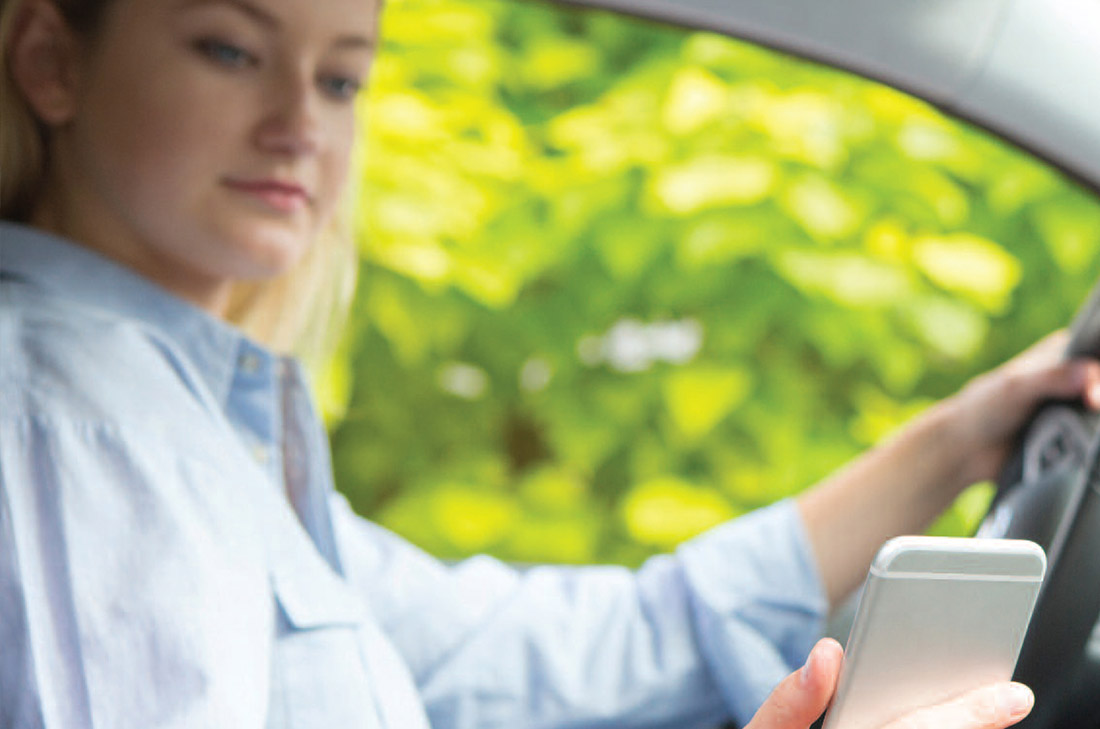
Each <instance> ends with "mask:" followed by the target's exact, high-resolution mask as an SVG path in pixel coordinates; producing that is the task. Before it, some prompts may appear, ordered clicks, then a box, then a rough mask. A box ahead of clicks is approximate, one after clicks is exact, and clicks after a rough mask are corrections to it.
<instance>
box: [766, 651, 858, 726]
mask: <svg viewBox="0 0 1100 729" xmlns="http://www.w3.org/2000/svg"><path fill="white" fill-rule="evenodd" d="M843 660H844V650H843V649H842V648H841V647H840V644H839V643H837V642H836V641H835V640H832V639H831V638H825V639H823V640H820V641H818V643H817V645H815V646H814V649H813V650H812V651H810V656H809V658H807V659H806V665H804V666H802V668H800V669H799V670H797V671H795V672H794V673H792V674H791V675H790V676H787V678H785V679H783V682H782V683H780V684H779V685H778V686H777V687H776V688H775V690H774V691H772V693H771V696H769V697H768V700H767V701H765V702H764V705H763V706H761V707H760V711H758V712H756V716H754V717H753V720H752V721H751V722H749V725H748V726H747V727H745V729H807V727H809V726H810V724H812V723H814V721H816V720H817V718H818V717H819V716H821V715H822V714H823V713H824V712H825V707H826V706H828V705H829V700H830V699H831V698H832V697H833V692H834V691H836V679H837V676H838V675H839V674H840V664H841V662H842V661H843Z"/></svg>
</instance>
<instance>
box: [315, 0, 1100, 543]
mask: <svg viewBox="0 0 1100 729" xmlns="http://www.w3.org/2000/svg"><path fill="white" fill-rule="evenodd" d="M383 29H384V33H383V37H384V43H383V45H382V51H381V54H380V56H379V58H378V60H377V65H376V67H375V70H374V73H373V78H372V89H371V92H370V94H369V95H368V96H367V97H366V98H365V99H364V100H363V102H362V103H363V108H362V111H363V112H364V114H365V120H366V124H367V129H366V138H367V142H366V146H365V150H366V171H365V179H364V182H363V190H362V199H361V202H360V205H359V208H358V209H359V214H360V220H359V223H360V226H361V228H362V230H363V231H365V233H364V237H363V242H362V262H361V276H360V283H359V291H358V297H357V301H356V304H355V309H354V313H353V317H352V322H351V327H350V330H349V332H348V336H347V339H346V342H345V346H344V348H343V349H342V350H341V352H340V353H339V356H337V357H336V358H335V359H334V360H333V361H332V362H331V363H330V364H329V365H328V367H327V368H326V369H325V370H324V373H323V377H322V378H321V381H320V388H321V393H322V401H323V403H324V406H325V409H326V410H327V412H328V416H329V422H330V425H331V429H332V438H333V444H334V463H335V469H336V473H337V484H338V486H339V487H340V489H341V490H342V491H344V492H345V493H346V494H347V495H348V496H349V498H350V499H351V501H352V503H353V504H354V506H355V507H356V508H357V509H358V510H359V511H360V512H362V513H364V514H366V515H368V516H370V517H371V518H373V519H375V520H377V521H379V522H380V523H382V524H384V525H386V526H388V527H390V528H392V529H395V530H396V531H398V532H400V533H401V534H403V535H405V536H407V537H408V538H410V539H412V540H413V541H415V542H416V543H418V544H420V545H422V546H424V547H426V548H427V549H429V550H431V551H432V552H435V553H436V554H439V555H442V556H445V557H452V558H454V557H460V556H463V555H467V554H470V553H473V552H477V551H488V552H491V553H493V554H496V555H499V556H501V557H504V558H506V559H510V560H518V561H559V562H592V561H601V562H602V561H611V562H621V563H626V564H636V563H638V562H639V561H641V560H642V559H644V558H645V557H646V556H647V555H649V554H651V553H653V552H655V551H659V550H666V549H669V548H671V547H673V546H674V545H675V544H677V543H678V542H680V541H682V540H683V539H685V538H687V537H690V536H691V535H693V534H696V533H698V532H699V531H701V530H703V529H706V528H707V527H710V526H712V525H714V524H716V523H718V522H720V521H722V520H724V519H728V518H730V517H734V516H737V515H738V514H741V513H744V512H746V511H748V510H750V509H753V508H756V507H759V506H761V505H764V504H768V503H770V502H772V501H775V500H776V499H780V498H783V497H786V496H789V495H792V494H795V493H797V492H798V491H800V490H801V489H803V488H805V487H807V486H808V485H810V484H812V483H814V482H815V481H817V480H818V479H820V478H822V477H823V476H825V475H826V474H828V473H829V472H830V471H831V470H833V469H835V468H837V467H838V466H840V465H841V464H843V463H844V462H845V461H847V460H848V459H850V458H852V457H853V456H855V455H856V454H858V453H859V452H860V451H862V450H864V449H866V448H867V447H869V446H871V445H873V444H874V443H876V442H877V441H879V440H880V439H881V438H883V437H884V435H886V434H888V433H889V432H891V431H892V430H893V429H895V428H896V427H898V426H899V424H901V423H903V422H904V421H905V420H906V419H907V418H909V417H911V416H912V415H913V414H914V413H916V412H918V411H920V409H921V408H923V407H925V406H926V405H927V404H928V403H930V402H932V401H933V400H935V399H937V398H940V397H943V396H945V395H948V394H950V393H951V392H953V391H954V390H955V389H956V388H958V387H959V386H960V385H961V384H962V383H963V382H965V381H966V380H967V379H968V378H969V377H971V376H973V375H974V374H976V373H978V372H980V371H982V370H984V369H986V368H988V367H990V366H992V365H994V364H996V363H998V362H1000V361H1002V360H1004V359H1006V358H1007V357H1009V356H1010V355H1012V354H1013V353H1015V352H1017V351H1018V350H1020V349H1022V348H1024V347H1025V346H1026V345H1028V344H1029V343H1031V342H1032V341H1033V340H1035V339H1037V338H1039V337H1040V336H1041V335H1043V334H1045V333H1046V332H1048V331H1049V330H1051V329H1053V328H1057V327H1058V326H1061V325H1062V324H1064V323H1065V322H1067V321H1068V320H1069V318H1070V317H1071V315H1072V313H1073V311H1074V310H1075V308H1076V306H1077V305H1078V304H1079V302H1080V300H1081V299H1082V297H1083V296H1084V295H1085V293H1086V291H1087V289H1088V287H1089V286H1090V284H1091V283H1092V281H1093V279H1094V277H1095V273H1096V271H1097V263H1098V253H1100V205H1098V203H1097V200H1096V198H1095V197H1094V196H1093V195H1091V194H1090V193H1087V192H1084V191H1082V190H1080V189H1077V188H1075V187H1074V186H1073V185H1071V184H1068V183H1067V182H1066V181H1064V180H1063V179H1061V178H1060V177H1059V176H1058V174H1056V173H1054V172H1052V171H1050V170H1048V169H1047V168H1046V167H1044V165H1042V164H1039V163H1037V162H1035V161H1033V160H1031V159H1030V158H1029V157H1028V156H1027V155H1025V154H1021V153H1019V152H1017V151H1014V150H1012V149H1010V148H1007V147H1006V146H1004V145H1002V144H1000V143H998V142H997V141H995V140H992V139H990V138H988V137H987V136H986V135H984V134H983V133H980V132H976V131H974V130H972V129H970V128H968V127H966V126H964V125H961V124H959V123H955V122H953V121H950V120H948V119H946V118H944V117H943V116H941V115H940V114H939V113H937V112H936V111H934V110H932V109H930V108H929V107H928V106H926V105H925V104H923V103H920V102H918V101H915V100H913V99H911V98H908V97H906V96H904V95H902V94H900V93H898V92H896V91H893V90H891V89H888V88H884V87H882V86H879V85H876V84H872V83H868V82H866V81H863V80H860V79H856V78H852V77H850V76H848V75H845V74H841V73H838V72H835V71H832V70H828V69H823V68H821V67H818V66H815V65H813V64H809V63H805V62H801V61H797V60H792V59H790V58H787V57H784V56H781V55H779V54H775V53H772V52H770V51H766V50H763V49H759V48H756V47H753V46H751V45H748V44H744V43H741V42H736V41H733V40H729V39H727V38H723V37H720V36H716V35H713V34H707V33H696V32H687V31H684V30H681V29H676V28H670V27H662V26H659V25H654V24H650V23H646V22H641V21H637V20H632V19H628V18H624V17H619V16H616V15H613V14H610V13H606V12H590V11H583V12H582V11H577V10H570V9H563V8H559V7H554V6H551V5H544V4H539V3H527V2H516V1H515V0H389V1H388V2H387V9H386V11H385V15H384V21H383ZM988 496H989V492H988V487H986V489H985V490H980V489H979V490H977V491H975V490H971V491H969V492H967V493H966V494H964V496H963V498H962V499H960V501H959V503H957V504H956V506H955V507H954V508H953V509H952V511H950V512H949V513H948V514H947V515H946V516H945V517H944V519H943V520H941V522H940V523H939V524H938V525H937V526H936V527H935V529H936V530H937V531H939V532H941V533H964V532H967V531H968V530H970V529H972V528H973V526H974V525H975V523H976V520H977V519H978V518H979V516H980V515H981V514H982V513H983V510H984V508H985V505H986V503H987V499H988Z"/></svg>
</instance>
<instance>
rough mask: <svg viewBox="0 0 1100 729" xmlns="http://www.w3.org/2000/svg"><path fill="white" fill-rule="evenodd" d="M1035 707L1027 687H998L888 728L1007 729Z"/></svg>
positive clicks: (905, 719) (918, 713) (1033, 698)
mask: <svg viewBox="0 0 1100 729" xmlns="http://www.w3.org/2000/svg"><path fill="white" fill-rule="evenodd" d="M1034 704H1035V696H1034V695H1033V694H1032V693H1031V689H1029V688H1028V687H1027V686H1024V685H1023V684H1020V683H1003V684H997V685H995V686H987V687H985V688H980V689H978V690H976V691H971V692H970V693H966V694H963V695H962V696H960V697H958V698H956V699H953V700H951V701H949V702H947V703H945V704H940V705H939V706H933V707H931V708H928V709H921V710H920V711H917V712H914V713H912V714H909V715H908V716H905V717H902V718H901V719H898V720H897V721H895V722H893V723H891V724H890V725H889V726H888V727H886V729H1004V727H1008V726H1012V725H1013V724H1015V723H1017V722H1019V721H1020V720H1021V719H1023V718H1024V717H1025V716H1027V715H1028V714H1029V713H1031V707H1032V706H1034Z"/></svg>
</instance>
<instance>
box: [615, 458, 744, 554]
mask: <svg viewBox="0 0 1100 729" xmlns="http://www.w3.org/2000/svg"><path fill="white" fill-rule="evenodd" d="M734 515H735V512H734V510H733V509H732V508H731V507H730V505H729V504H728V503H727V502H726V501H725V500H724V499H723V498H722V497H721V496H719V495H718V493H717V492H715V491H713V490H710V489H704V488H699V487H698V486H695V485H694V484H691V483H689V482H687V481H685V480H683V479H680V478H677V477H674V476H666V477H661V478H655V479H653V480H651V481H647V482H645V483H642V484H639V485H638V486H637V487H635V488H634V489H632V490H631V491H630V492H629V493H628V494H627V495H626V498H625V499H624V501H623V507H622V518H623V521H624V522H625V523H626V528H627V529H628V530H629V532H630V535H631V536H632V537H633V538H634V539H636V540H637V541H639V542H641V543H642V544H647V545H650V546H654V547H659V548H661V549H669V548H671V547H674V546H675V545H677V544H679V543H680V542H682V541H684V540H685V539H688V538H689V537H693V536H695V535H696V534H698V533H700V532H702V531H704V530H706V529H709V528H710V527H713V526H715V525H717V524H720V523H722V522H723V521H725V520H726V519H731V518H733V516H734Z"/></svg>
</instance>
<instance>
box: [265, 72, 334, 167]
mask: <svg viewBox="0 0 1100 729" xmlns="http://www.w3.org/2000/svg"><path fill="white" fill-rule="evenodd" d="M268 93H269V95H270V104H269V105H268V107H267V109H266V113H265V114H264V117H263V119H262V120H261V122H260V124H259V126H258V127H257V129H256V144H257V146H258V147H259V148H260V149H262V150H263V151H265V152H269V153H273V154H279V155H285V156H291V157H298V156H302V155H308V154H311V153H314V152H316V151H317V149H318V148H319V146H320V142H321V119H320V113H319V112H320V109H319V107H318V102H319V99H318V98H317V94H316V93H314V90H313V84H312V81H311V80H310V79H309V78H307V77H306V76H305V74H304V73H300V72H297V73H284V74H279V75H278V76H277V77H274V78H272V79H271V85H270V89H269V92H268Z"/></svg>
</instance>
